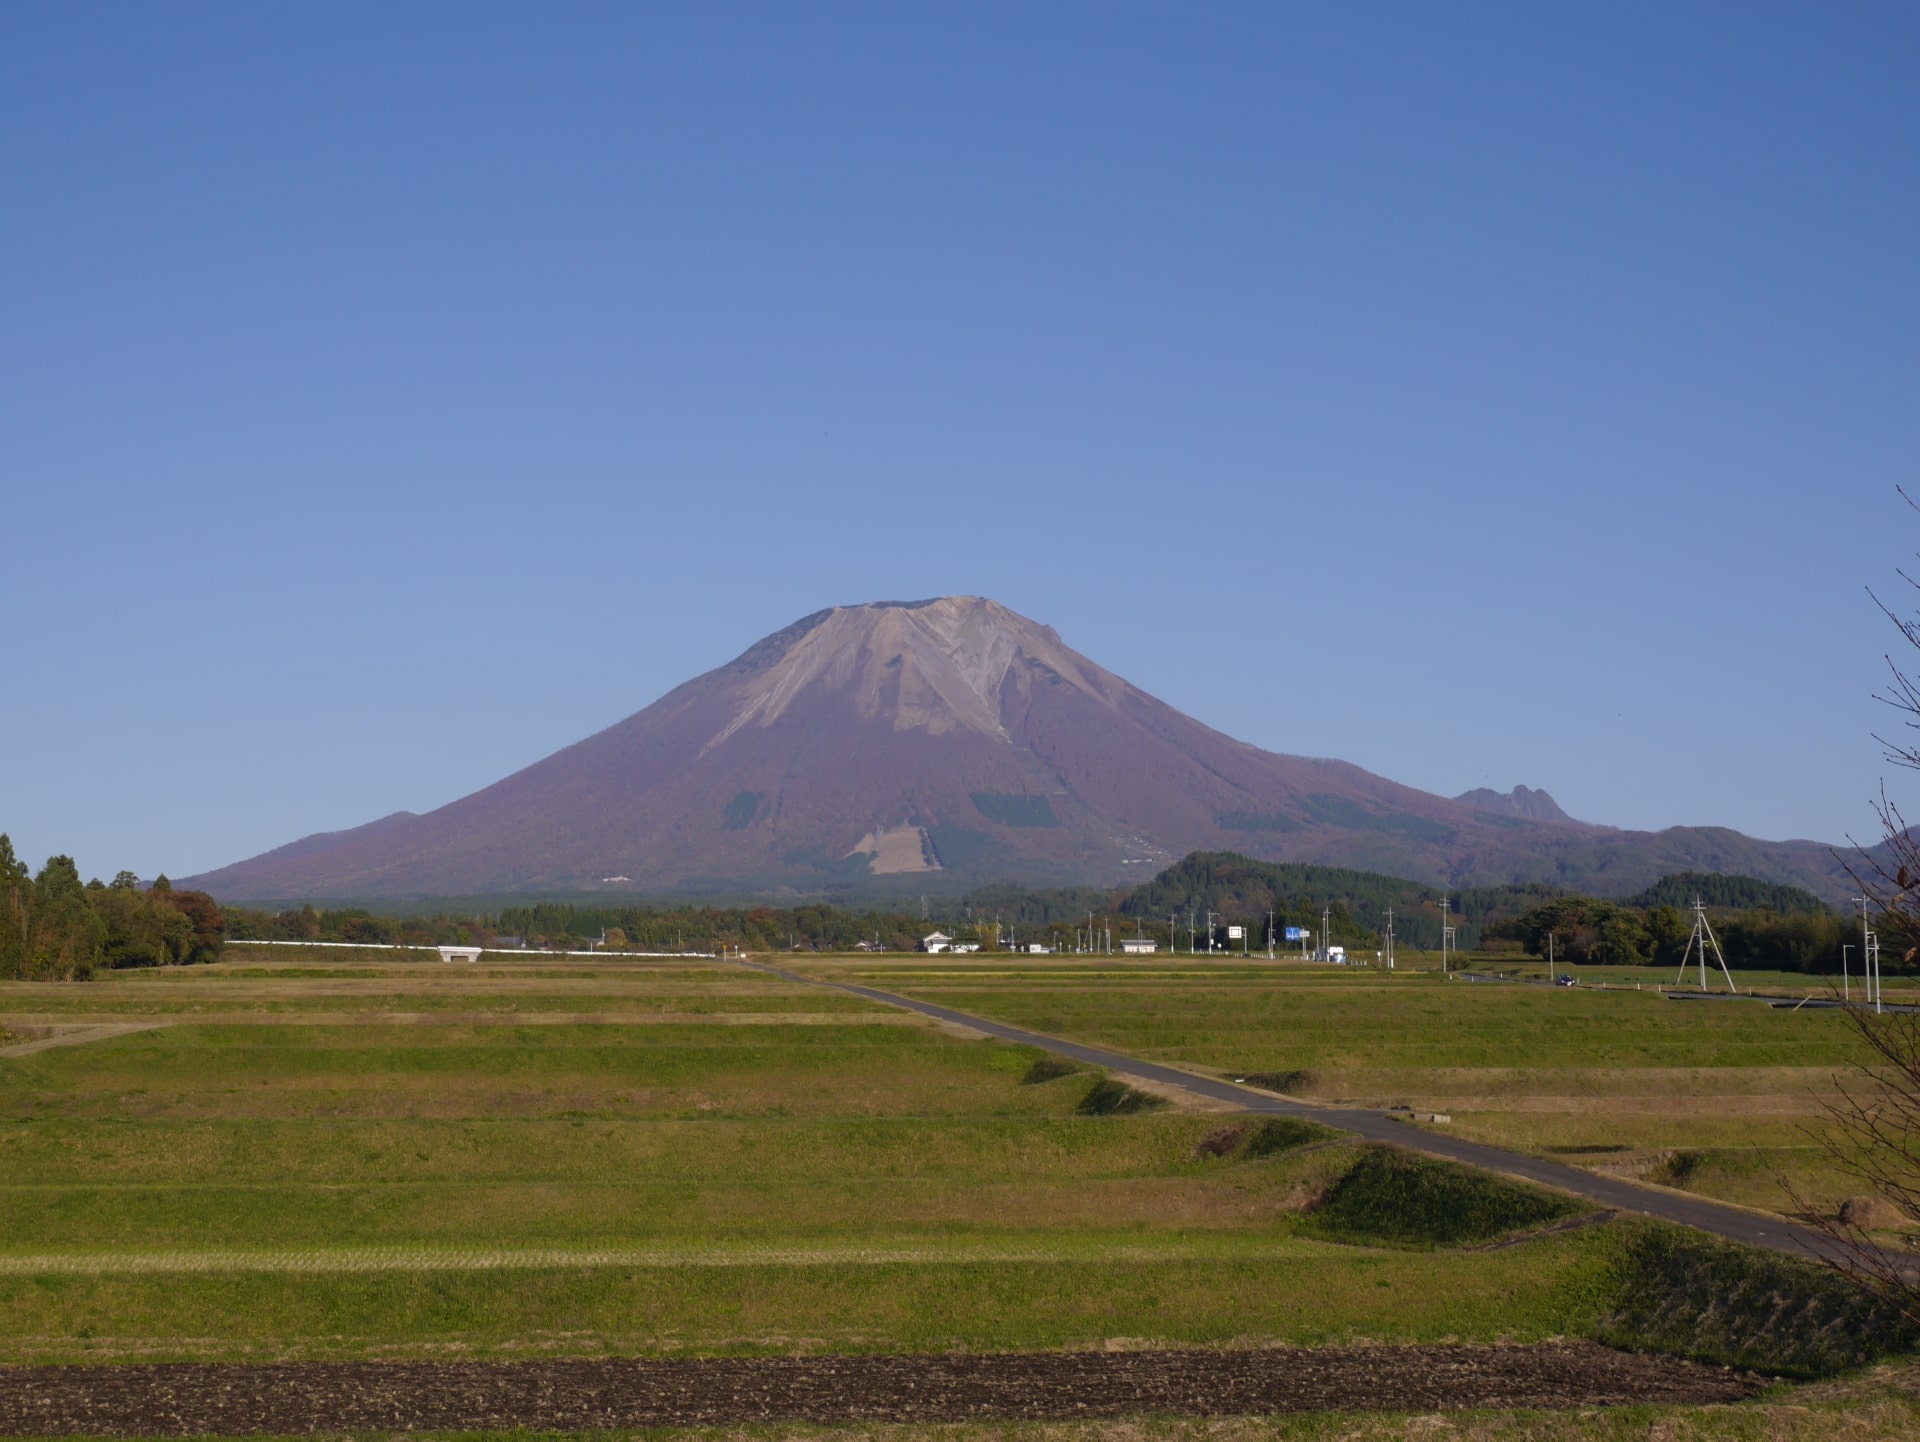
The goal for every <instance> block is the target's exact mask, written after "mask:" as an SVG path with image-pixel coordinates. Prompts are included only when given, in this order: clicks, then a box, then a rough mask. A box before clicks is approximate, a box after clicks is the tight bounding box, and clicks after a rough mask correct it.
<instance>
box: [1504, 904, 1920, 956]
mask: <svg viewBox="0 0 1920 1442" xmlns="http://www.w3.org/2000/svg"><path fill="white" fill-rule="evenodd" d="M1688 894H1689V895H1691V894H1692V893H1688ZM1802 894H1803V895H1804V893H1802ZM1810 899H1811V898H1810ZM1708 925H1710V926H1711V927H1712V928H1713V934H1714V936H1715V938H1716V939H1717V940H1718V941H1719V943H1720V950H1721V953H1722V954H1723V955H1724V956H1725V957H1726V959H1727V965H1729V966H1740V967H1767V968H1771V969H1773V970H1777V971H1806V972H1822V973H1825V972H1833V971H1837V970H1838V969H1839V966H1840V961H1841V951H1840V949H1841V947H1843V946H1851V947H1853V948H1854V951H1855V954H1856V956H1857V954H1858V952H1859V944H1860V923H1859V921H1858V919H1857V918H1853V917H1847V916H1842V915H1841V914H1840V913H1839V912H1837V911H1835V910H1833V909H1832V908H1831V907H1829V906H1826V905H1824V904H1822V903H1820V902H1819V901H1817V900H1814V905H1813V907H1812V908H1806V907H1802V908H1801V909H1799V910H1795V911H1776V910H1772V909H1770V908H1755V909H1753V910H1748V911H1739V912H1734V911H1729V910H1725V909H1719V908H1712V907H1710V908H1709V910H1708ZM1879 925H1881V926H1883V927H1884V926H1885V923H1884V922H1881V923H1879ZM1692 936H1693V913H1692V911H1691V909H1689V910H1686V911H1682V910H1681V909H1680V908H1679V907H1677V906H1672V905H1654V906H1634V905H1631V904H1629V903H1626V902H1615V901H1601V900H1598V899H1597V898H1594V897H1591V896H1562V897H1558V898H1556V899H1554V900H1552V901H1549V902H1547V903H1546V904H1544V905H1542V906H1537V907H1534V908H1533V909H1532V910H1530V911H1527V912H1525V913H1523V914H1522V915H1520V916H1517V917H1513V918H1510V919H1508V920H1505V921H1501V922H1498V923H1496V924H1495V925H1493V926H1491V927H1489V928H1488V929H1487V940H1488V941H1490V942H1500V941H1507V942H1518V943H1519V944H1520V946H1521V947H1522V948H1524V949H1525V950H1526V951H1527V952H1529V953H1531V954H1532V955H1534V956H1542V957H1544V956H1546V955H1547V954H1548V950H1549V946H1551V950H1552V954H1553V956H1554V957H1555V959H1556V960H1558V959H1564V960H1565V961H1566V962H1567V963H1568V964H1569V965H1573V966H1647V965H1653V966H1675V967H1677V966H1679V964H1680V960H1681V958H1682V957H1683V956H1685V955H1686V950H1687V943H1688V941H1689V940H1690V939H1691V938H1692ZM1883 943H1884V946H1883V950H1882V953H1881V970H1882V971H1883V972H1895V971H1911V970H1913V969H1914V955H1913V953H1912V952H1911V951H1908V950H1907V949H1906V948H1905V947H1904V946H1895V945H1893V944H1892V942H1891V940H1890V939H1888V938H1887V937H1886V936H1885V935H1884V934H1883Z"/></svg>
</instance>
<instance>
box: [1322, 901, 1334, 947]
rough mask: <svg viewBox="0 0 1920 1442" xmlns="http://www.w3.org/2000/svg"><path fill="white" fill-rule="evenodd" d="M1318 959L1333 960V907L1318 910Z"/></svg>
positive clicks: (1328, 906) (1329, 904)
mask: <svg viewBox="0 0 1920 1442" xmlns="http://www.w3.org/2000/svg"><path fill="white" fill-rule="evenodd" d="M1320 959H1321V960H1322V961H1332V960H1333V905H1332V903H1328V904H1327V905H1325V906H1323V907H1321V908H1320Z"/></svg>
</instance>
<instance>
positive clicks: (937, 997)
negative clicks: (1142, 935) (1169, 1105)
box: [805, 956, 1905, 1211]
mask: <svg viewBox="0 0 1920 1442" xmlns="http://www.w3.org/2000/svg"><path fill="white" fill-rule="evenodd" d="M1505 969H1506V970H1509V971H1515V972H1520V973H1522V974H1526V973H1531V974H1533V975H1535V976H1538V975H1540V974H1541V973H1542V972H1544V968H1539V967H1529V968H1516V967H1511V966H1508V967H1506V968H1505ZM805 970H807V971H808V972H809V974H814V975H818V976H821V977H823V978H829V979H833V980H847V981H859V982H862V983H864V984H867V985H871V986H876V987H880V988H883V989H886V990H890V991H896V992H900V993H903V994H906V995H911V996H914V997H919V998H922V999H925V1000H929V1001H937V1002H940V1003H943V1004H945V1005H948V1006H952V1007H957V1008H961V1009H964V1010H967V1011H971V1012H974V1013H976V1014H978V1015H981V1016H986V1017H991V1018H994V1019H996V1020H1000V1021H1006V1022H1011V1023H1014V1024H1017V1025H1020V1026H1024V1027H1030V1028H1032V1029H1034V1030H1036V1031H1042V1032H1046V1033H1048V1034H1051V1035H1057V1036H1061V1037H1067V1038H1070V1039H1073V1040H1076V1041H1083V1042H1089V1043H1096V1044H1099V1045H1103V1046H1109V1047H1113V1048H1115V1049H1117V1050H1120V1051H1124V1052H1127V1053H1129V1054H1131V1055H1134V1056H1139V1057H1146V1058H1150V1059H1152V1060H1155V1061H1161V1062H1166V1063H1169V1064H1172V1065H1176V1066H1182V1067H1187V1068H1190V1069H1193V1070H1197V1071H1201V1072H1205V1073H1208V1074H1211V1075H1223V1076H1245V1075H1248V1074H1254V1075H1265V1076H1268V1077H1272V1078H1285V1079H1287V1085H1288V1089H1289V1090H1290V1091H1292V1092H1293V1093H1294V1094H1296V1095H1299V1096H1301V1097H1303V1098H1308V1099H1313V1100H1323V1101H1328V1102H1339V1103H1351V1104H1357V1105H1366V1106H1382V1107H1384V1106H1393V1105H1405V1106H1408V1107H1411V1108H1413V1109H1414V1110H1416V1111H1423V1112H1438V1113H1442V1114H1444V1115H1447V1116H1448V1117H1450V1118H1451V1121H1450V1122H1449V1123H1448V1127H1449V1130H1451V1131H1453V1132H1456V1133H1458V1134H1459V1135H1462V1136H1466V1137H1471V1138H1474V1139H1476V1140H1482V1141H1488V1142H1493V1143H1496V1144H1498V1145H1502V1146H1507V1147H1512V1148H1515V1149H1518V1150H1522V1151H1531V1152H1535V1153H1539V1154H1541V1155H1547V1156H1553V1157H1555V1158H1556V1159H1559V1160H1562V1161H1569V1162H1572V1163H1575V1164H1577V1165H1582V1166H1587V1167H1590V1168H1592V1169H1594V1170H1596V1171H1605V1172H1609V1173H1612V1174H1615V1175H1620V1176H1625V1177H1629V1178H1634V1179H1642V1180H1648V1181H1652V1182H1654V1183H1656V1184H1660V1185H1668V1186H1675V1187H1680V1188H1682V1189H1685V1190H1690V1191H1695V1192H1698V1193H1700V1194H1701V1195H1703V1196H1711V1197H1714V1198H1716V1199H1719V1200H1723V1201H1729V1202H1734V1203H1737V1204H1739V1205H1743V1206H1750V1207H1758V1208H1760V1209H1763V1210H1768V1211H1784V1210H1786V1209H1789V1208H1790V1207H1791V1206H1792V1202H1791V1201H1790V1199H1789V1196H1788V1193H1787V1192H1786V1191H1785V1190H1783V1188H1782V1186H1781V1182H1782V1180H1783V1179H1784V1180H1785V1181H1786V1182H1787V1183H1788V1184H1790V1185H1791V1187H1792V1188H1793V1189H1794V1191H1795V1192H1797V1193H1798V1194H1799V1195H1800V1196H1802V1197H1804V1198H1807V1199H1808V1200H1809V1201H1811V1202H1812V1203H1813V1204H1815V1205H1817V1206H1821V1207H1834V1206H1837V1205H1838V1204H1839V1202H1840V1201H1841V1200H1842V1199H1844V1198H1845V1197H1846V1196H1848V1195H1850V1194H1852V1193H1855V1192H1858V1191H1859V1190H1860V1186H1859V1183H1857V1182H1856V1181H1854V1180H1853V1179H1852V1178H1851V1177H1850V1176H1848V1175H1847V1174H1845V1173H1844V1172H1843V1171H1839V1170H1837V1169H1836V1168H1835V1167H1834V1166H1833V1165H1832V1164H1831V1162H1830V1160H1829V1159H1828V1158H1827V1156H1826V1154H1825V1152H1824V1150H1823V1149H1822V1147H1821V1146H1820V1144H1819V1138H1820V1136H1821V1135H1822V1134H1823V1133H1824V1132H1825V1129H1826V1128H1825V1123H1826V1113H1825V1111H1824V1109H1823V1106H1822V1102H1823V1100H1824V1099H1829V1098H1831V1097H1832V1096H1833V1095H1834V1086H1835V1080H1836V1078H1845V1077H1846V1076H1847V1075H1848V1074H1849V1072H1850V1069H1851V1066H1852V1063H1853V1061H1854V1058H1855V1055H1856V1053H1855V1050H1854V1047H1855V1041H1854V1038H1853V1035H1852V1033H1851V1032H1850V1031H1849V1029H1848V1025H1847V1022H1846V1020H1845V1019H1844V1018H1843V1017H1842V1016H1841V1015H1839V1014H1838V1013H1837V1012H1834V1011H1824V1010H1816V1009H1812V1008H1806V1009H1802V1010H1800V1011H1785V1010H1776V1009H1774V1008H1771V1007H1768V1006H1766V1005H1763V1004H1761V1003H1759V1002H1755V1001H1724V1000H1713V1001H1699V1000H1687V1001H1678V1000H1669V999H1667V998H1666V996H1665V995H1664V994H1663V993H1662V992H1661V991H1660V990H1658V989H1657V988H1658V986H1659V985H1660V984H1665V985H1668V986H1671V984H1672V981H1673V976H1672V973H1671V972H1666V973H1663V974H1661V976H1660V977H1659V978H1658V980H1657V981H1656V979H1655V976H1654V974H1653V973H1652V972H1644V971H1638V970H1625V969H1606V970H1605V971H1602V970H1600V969H1593V970H1590V971H1588V972H1587V973H1585V979H1586V980H1588V981H1589V982H1593V981H1601V982H1604V983H1605V987H1606V989H1601V987H1599V986H1596V985H1582V986H1578V987H1553V986H1545V985H1525V984H1497V983H1475V982H1470V981H1464V980H1446V979H1444V978H1443V977H1441V976H1440V975H1439V974H1438V973H1437V972H1435V971H1414V970H1412V969H1404V970H1401V971H1398V972H1395V973H1392V974H1388V973H1383V972H1378V971H1374V970H1372V969H1361V968H1355V969H1352V970H1348V969H1344V968H1329V967H1324V966H1314V965H1310V964H1308V965H1303V964H1300V963H1298V962H1280V963H1271V962H1268V961H1266V960H1265V959H1250V960H1246V961H1242V960H1239V959H1237V958H1204V957H1203V958H1199V959H1198V960H1197V961H1195V962H1189V961H1188V960H1187V959H1186V958H1185V957H1181V958H1179V959H1177V960H1176V961H1173V962H1171V963H1170V962H1169V961H1167V960H1166V959H1164V958H1163V959H1159V960H1154V959H1149V958H1143V959H1139V960H1121V959H1119V958H1088V959H1081V958H1073V957H1045V958H1040V957H1034V958H1024V957H1023V958H1011V959H1010V958H1004V957H1003V958H999V959H997V960H986V961H976V959H974V958H950V957H944V956H942V957H926V958H917V959H916V958H911V957H894V958H888V959H886V960H885V961H884V962H880V961H877V960H855V959H839V960H824V959H823V960H819V961H815V962H811V963H809V964H808V966H807V967H806V968H805ZM1736 981H1737V982H1738V984H1739V985H1740V986H1741V988H1742V989H1743V990H1752V989H1754V988H1756V987H1758V988H1760V989H1764V990H1786V989H1787V988H1786V987H1785V985H1784V981H1785V978H1784V977H1782V976H1780V975H1768V974H1740V975H1738V976H1736ZM1793 981H1794V982H1795V988H1794V989H1793V990H1792V991H1791V993H1790V994H1792V995H1796V996H1797V995H1805V994H1806V993H1808V992H1809V991H1816V992H1820V993H1821V994H1824V991H1823V988H1822V986H1821V984H1820V983H1818V982H1817V981H1816V980H1815V979H1812V978H1807V977H1797V978H1793ZM1636 983H1638V984H1639V985H1640V986H1641V987H1642V988H1643V989H1641V990H1634V989H1633V987H1634V986H1635V984H1636ZM1895 994H1896V989H1895V988H1892V987H1889V989H1888V999H1889V1000H1892V999H1894V996H1895ZM1899 994H1900V995H1903V996H1904V995H1905V993H1904V992H1901V993H1899Z"/></svg>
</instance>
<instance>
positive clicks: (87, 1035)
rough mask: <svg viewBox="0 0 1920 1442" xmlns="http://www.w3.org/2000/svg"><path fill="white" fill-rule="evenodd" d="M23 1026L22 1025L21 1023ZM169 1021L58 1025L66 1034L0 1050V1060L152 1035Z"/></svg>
mask: <svg viewBox="0 0 1920 1442" xmlns="http://www.w3.org/2000/svg"><path fill="white" fill-rule="evenodd" d="M22 1024H23V1025H25V1023H22ZM42 1024H43V1025H44V1023H42ZM173 1024H174V1019H173V1018H172V1017H142V1018H140V1019H139V1020H137V1021H116V1022H96V1023H88V1024H85V1025H78V1026H76V1025H73V1024H71V1023H66V1022H60V1023H55V1025H59V1026H63V1027H65V1028H66V1030H63V1031H61V1032H59V1033H58V1034H56V1035H54V1036H43V1037H37V1038H35V1039H34V1040H33V1041H22V1042H15V1043H14V1044H13V1045H12V1046H0V1056H32V1055H33V1054H34V1053H35V1052H37V1051H51V1050H52V1049H53V1048H54V1047H57V1046H82V1045H84V1044H85V1043H87V1042H90V1041H105V1040H107V1038H109V1037H115V1036H130V1035H132V1034H133V1033H134V1032H137V1031H155V1030H157V1029H158V1028H160V1027H163V1026H172V1025H173Z"/></svg>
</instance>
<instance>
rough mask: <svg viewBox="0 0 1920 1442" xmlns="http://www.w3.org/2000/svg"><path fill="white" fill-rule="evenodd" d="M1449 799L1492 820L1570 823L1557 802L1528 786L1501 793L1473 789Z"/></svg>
mask: <svg viewBox="0 0 1920 1442" xmlns="http://www.w3.org/2000/svg"><path fill="white" fill-rule="evenodd" d="M1453 799H1454V800H1455V801H1458V802H1459V803H1460V804H1461V805H1462V806H1471V807H1472V808H1473V809H1474V810H1475V811H1484V812H1487V813H1488V814H1489V815H1493V816H1517V817H1520V818H1521V819H1522V820H1524V821H1571V820H1573V818H1572V817H1571V816H1569V815H1567V813H1566V812H1564V811H1562V810H1561V809H1560V803H1559V802H1557V801H1555V800H1554V799H1553V798H1552V797H1551V796H1549V795H1547V793H1546V792H1544V791H1537V790H1535V789H1534V788H1533V787H1531V786H1516V787H1514V788H1513V790H1511V791H1505V792H1502V791H1495V790H1493V789H1492V788H1490V787H1486V786H1477V787H1475V788H1474V789H1473V790H1471V791H1463V792H1461V793H1460V794H1459V795H1458V796H1456V797H1454V798H1453Z"/></svg>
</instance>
